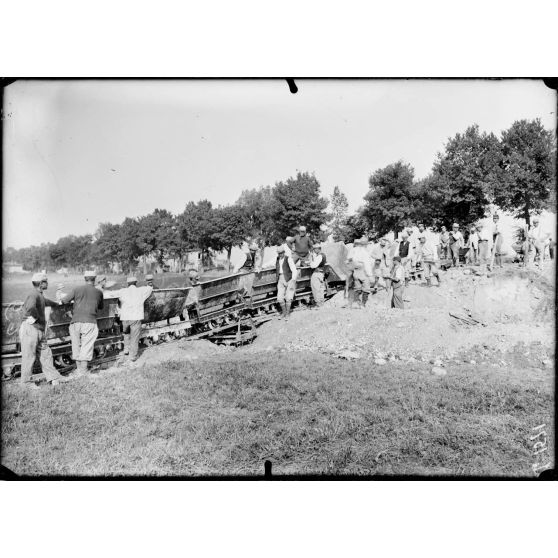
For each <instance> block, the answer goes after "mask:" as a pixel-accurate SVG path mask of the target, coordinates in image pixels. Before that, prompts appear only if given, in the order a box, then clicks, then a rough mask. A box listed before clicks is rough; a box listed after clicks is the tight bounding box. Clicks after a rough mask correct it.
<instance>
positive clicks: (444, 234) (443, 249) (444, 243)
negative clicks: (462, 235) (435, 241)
mask: <svg viewBox="0 0 558 558" xmlns="http://www.w3.org/2000/svg"><path fill="white" fill-rule="evenodd" d="M439 257H440V259H442V260H446V259H448V258H450V257H451V256H450V252H449V232H448V228H447V227H446V226H445V225H442V227H441V230H440V249H439Z"/></svg>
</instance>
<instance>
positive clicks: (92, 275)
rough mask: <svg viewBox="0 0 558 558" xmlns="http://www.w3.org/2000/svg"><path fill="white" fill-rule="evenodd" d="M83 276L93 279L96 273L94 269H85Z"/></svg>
mask: <svg viewBox="0 0 558 558" xmlns="http://www.w3.org/2000/svg"><path fill="white" fill-rule="evenodd" d="M83 276H84V277H85V278H86V279H87V278H89V277H91V278H93V279H95V277H97V274H96V273H95V272H94V271H91V270H89V271H86V272H85V273H84V274H83Z"/></svg>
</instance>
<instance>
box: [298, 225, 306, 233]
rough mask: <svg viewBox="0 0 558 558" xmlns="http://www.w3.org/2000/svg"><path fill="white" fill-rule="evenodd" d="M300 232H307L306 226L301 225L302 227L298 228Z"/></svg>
mask: <svg viewBox="0 0 558 558" xmlns="http://www.w3.org/2000/svg"><path fill="white" fill-rule="evenodd" d="M298 232H306V227H305V226H304V225H301V226H300V227H298Z"/></svg>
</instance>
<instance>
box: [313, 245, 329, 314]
mask: <svg viewBox="0 0 558 558" xmlns="http://www.w3.org/2000/svg"><path fill="white" fill-rule="evenodd" d="M326 263H327V258H326V255H325V254H324V253H323V252H322V246H321V244H314V246H312V259H311V260H310V267H311V268H312V277H311V279H310V286H311V287H312V296H313V297H314V302H315V304H316V307H317V308H319V307H321V306H323V304H324V287H325V265H326Z"/></svg>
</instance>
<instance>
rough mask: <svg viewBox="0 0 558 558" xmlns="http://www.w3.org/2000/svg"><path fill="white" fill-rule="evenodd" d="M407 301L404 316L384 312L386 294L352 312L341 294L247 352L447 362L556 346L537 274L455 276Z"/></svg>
mask: <svg viewBox="0 0 558 558" xmlns="http://www.w3.org/2000/svg"><path fill="white" fill-rule="evenodd" d="M433 282H434V283H435V280H433ZM405 301H406V302H405V304H406V308H405V310H396V309H391V308H387V294H386V291H385V290H380V291H379V292H378V293H377V294H376V295H372V296H370V298H369V300H368V304H367V307H366V308H365V309H356V308H355V309H351V308H348V307H347V300H346V299H345V298H344V293H338V294H337V295H335V296H334V297H333V298H332V299H330V300H329V301H328V302H327V303H326V304H325V305H324V307H322V308H320V309H317V310H304V309H301V310H299V311H295V312H294V313H293V314H292V316H291V318H290V320H289V321H288V322H285V321H282V320H277V319H275V320H272V321H270V322H268V323H265V324H263V325H262V326H261V327H260V328H259V329H258V337H257V339H256V340H255V341H254V343H253V344H252V346H251V347H250V348H248V349H246V350H248V351H258V352H259V351H272V350H276V349H280V350H287V351H297V350H309V351H316V352H321V353H326V354H334V355H337V356H341V357H345V358H363V357H369V358H376V359H391V360H395V359H403V360H408V359H413V358H420V359H424V358H430V359H432V358H434V359H437V358H440V359H448V358H451V357H453V356H455V355H456V354H458V353H460V352H462V351H464V350H467V349H468V348H471V347H474V346H486V347H490V348H492V349H494V350H497V351H506V350H509V349H510V348H512V347H513V346H515V345H516V344H517V343H525V344H529V343H540V344H543V345H544V346H546V347H552V346H553V343H554V324H553V321H552V320H553V312H554V287H553V284H552V282H551V281H550V280H549V279H548V278H546V277H544V276H542V275H541V274H539V273H537V272H534V271H523V270H518V269H517V268H515V269H514V268H511V269H504V270H498V272H494V273H492V274H490V275H489V276H476V275H474V274H472V273H470V272H469V273H467V271H465V272H464V270H463V269H455V270H451V271H449V272H448V273H444V274H443V275H442V285H441V286H440V287H430V288H428V287H426V286H425V285H424V284H411V285H410V286H409V288H408V289H406V292H405ZM452 314H453V315H452ZM460 317H465V318H466V319H467V318H470V317H472V318H474V320H471V321H467V320H462V319H460Z"/></svg>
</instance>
